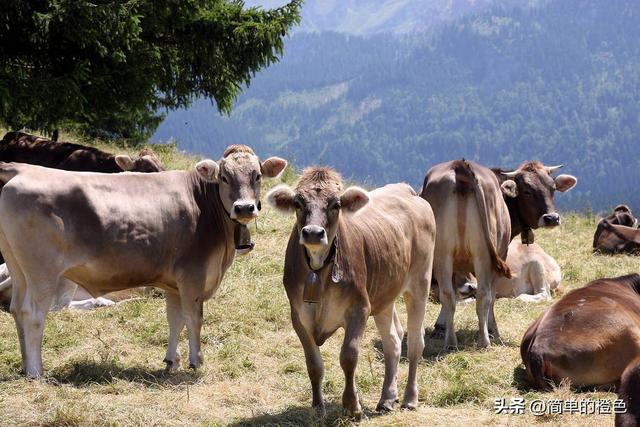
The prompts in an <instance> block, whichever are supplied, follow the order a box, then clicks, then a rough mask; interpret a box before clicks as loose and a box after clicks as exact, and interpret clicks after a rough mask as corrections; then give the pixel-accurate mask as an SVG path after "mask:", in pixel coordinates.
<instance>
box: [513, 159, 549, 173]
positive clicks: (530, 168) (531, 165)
mask: <svg viewBox="0 0 640 427" xmlns="http://www.w3.org/2000/svg"><path fill="white" fill-rule="evenodd" d="M518 170H522V171H527V172H535V171H537V170H544V165H543V164H542V163H541V162H539V161H538V160H531V161H528V162H524V163H523V164H521V165H520V167H519V168H518Z"/></svg>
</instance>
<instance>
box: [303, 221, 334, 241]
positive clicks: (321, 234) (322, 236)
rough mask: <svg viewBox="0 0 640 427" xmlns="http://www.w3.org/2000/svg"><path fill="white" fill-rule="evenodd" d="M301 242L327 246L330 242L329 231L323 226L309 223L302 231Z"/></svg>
mask: <svg viewBox="0 0 640 427" xmlns="http://www.w3.org/2000/svg"><path fill="white" fill-rule="evenodd" d="M300 244H302V245H305V246H326V245H328V244H329V239H328V238H327V232H326V230H325V229H324V228H323V227H319V226H317V225H307V226H305V227H303V228H302V230H301V231H300Z"/></svg>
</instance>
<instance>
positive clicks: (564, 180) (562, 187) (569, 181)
mask: <svg viewBox="0 0 640 427" xmlns="http://www.w3.org/2000/svg"><path fill="white" fill-rule="evenodd" d="M555 182H556V190H558V191H560V192H562V193H564V192H565V191H569V190H571V189H572V188H573V187H575V186H576V183H577V182H578V178H576V177H575V176H573V175H564V174H562V175H558V176H557V177H556V179H555Z"/></svg>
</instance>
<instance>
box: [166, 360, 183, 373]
mask: <svg viewBox="0 0 640 427" xmlns="http://www.w3.org/2000/svg"><path fill="white" fill-rule="evenodd" d="M163 362H164V363H165V364H166V366H165V368H164V370H165V371H167V372H174V371H177V370H178V368H180V359H177V360H169V359H166V358H165V359H164V360H163Z"/></svg>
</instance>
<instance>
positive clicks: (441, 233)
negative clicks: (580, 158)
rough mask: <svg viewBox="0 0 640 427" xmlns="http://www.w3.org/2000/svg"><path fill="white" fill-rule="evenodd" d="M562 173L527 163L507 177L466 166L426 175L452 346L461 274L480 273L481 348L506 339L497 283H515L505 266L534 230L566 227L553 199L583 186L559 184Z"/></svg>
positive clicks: (571, 180)
mask: <svg viewBox="0 0 640 427" xmlns="http://www.w3.org/2000/svg"><path fill="white" fill-rule="evenodd" d="M557 168H558V167H545V166H543V165H542V164H541V163H540V162H526V163H524V164H523V165H522V166H520V167H519V168H518V169H517V170H515V171H509V172H506V171H502V170H498V169H496V170H491V169H488V168H486V167H484V166H481V165H479V164H477V163H474V162H471V161H468V160H464V159H462V160H454V161H451V162H447V163H441V164H439V165H436V166H434V167H432V168H431V169H430V170H429V172H428V173H427V176H426V177H425V180H424V185H423V187H422V193H421V196H422V197H424V198H425V200H427V201H428V202H429V203H430V204H431V206H432V208H433V212H434V214H435V218H436V224H437V228H438V234H437V238H436V249H435V257H434V265H433V271H434V275H435V277H436V280H437V282H438V284H439V286H440V302H441V303H442V309H441V310H442V312H441V314H440V316H439V319H442V320H443V321H444V325H445V330H444V339H445V341H444V344H445V347H454V348H455V347H457V345H458V340H457V338H456V333H455V327H454V323H453V318H454V314H455V308H456V294H455V290H454V287H453V283H452V277H453V274H454V273H460V274H463V275H464V274H466V273H473V274H474V275H475V277H476V278H477V280H478V289H477V292H476V313H477V314H478V323H479V328H478V329H479V331H478V346H479V347H487V346H488V345H489V344H490V340H489V333H490V332H491V334H492V335H493V336H494V337H495V338H496V339H498V340H499V334H498V327H497V325H496V321H495V316H494V313H493V305H494V301H495V287H496V285H495V282H496V279H497V278H498V277H499V276H503V277H506V278H510V277H511V271H510V269H509V267H508V266H507V264H506V263H505V261H504V260H505V258H506V256H507V249H508V246H509V242H510V241H511V239H513V238H514V237H515V236H517V235H518V234H520V233H521V232H524V233H525V235H529V234H532V233H531V230H532V229H535V228H538V227H555V226H557V225H559V224H560V215H559V214H558V213H557V212H556V211H555V208H554V205H553V194H554V192H555V191H562V192H564V191H568V190H569V189H571V188H573V186H574V185H575V184H576V181H577V180H576V178H575V177H573V176H571V175H559V176H557V177H556V178H553V177H552V176H551V173H552V172H554V171H555V170H556V169H557ZM435 333H436V335H437V334H439V333H442V331H439V330H436V331H435Z"/></svg>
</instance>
